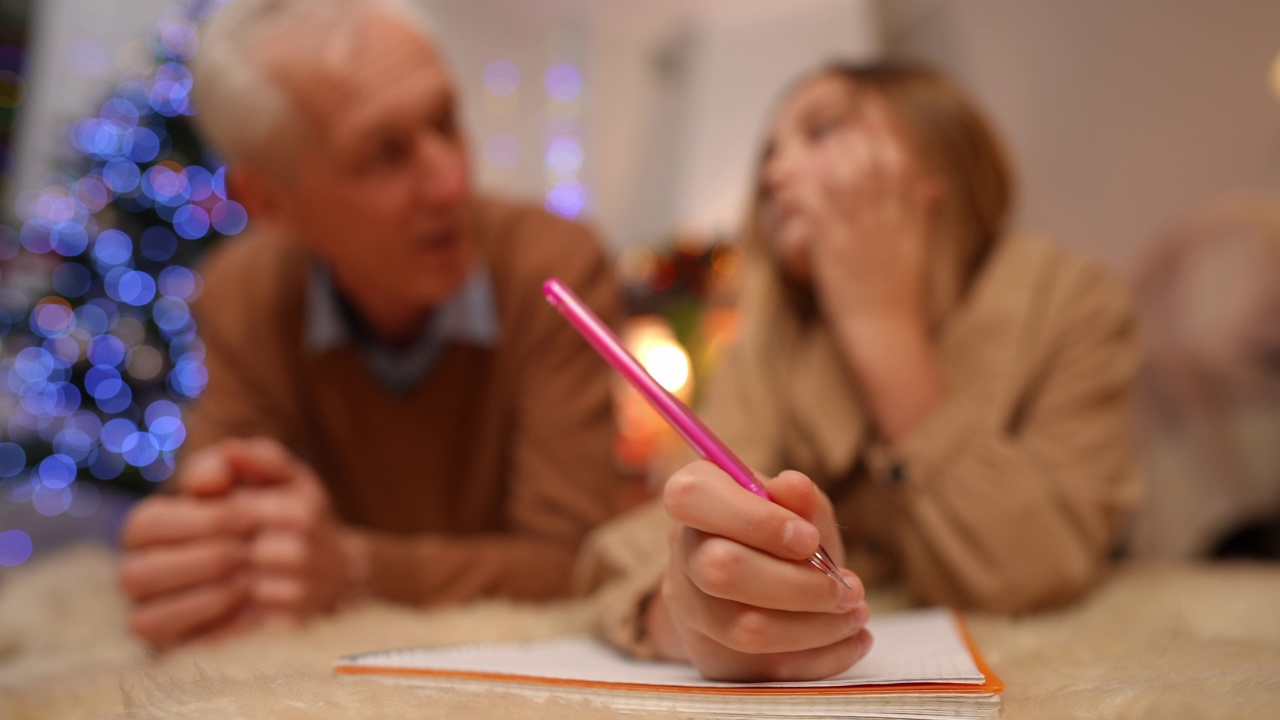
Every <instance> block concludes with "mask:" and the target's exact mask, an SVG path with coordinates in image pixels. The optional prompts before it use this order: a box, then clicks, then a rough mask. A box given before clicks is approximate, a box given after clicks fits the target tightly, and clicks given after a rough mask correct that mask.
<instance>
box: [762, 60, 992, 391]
mask: <svg viewBox="0 0 1280 720" xmlns="http://www.w3.org/2000/svg"><path fill="white" fill-rule="evenodd" d="M826 76H835V77H838V78H841V79H844V80H846V81H847V82H848V83H850V85H851V86H853V87H854V88H855V89H857V90H860V91H865V92H868V93H872V94H874V95H875V96H876V97H878V98H880V99H882V100H883V101H884V102H885V103H886V105H888V107H889V109H890V111H891V114H892V116H893V117H894V118H895V120H896V121H897V122H898V123H899V124H900V127H901V129H902V130H903V131H904V133H905V135H906V137H907V140H908V142H909V143H910V146H911V148H912V150H913V151H914V152H915V153H916V154H917V155H918V158H919V160H920V161H921V162H922V163H923V164H924V166H925V170H926V171H928V172H930V173H932V174H934V175H935V176H936V177H937V178H938V179H940V180H941V181H942V183H943V185H944V188H945V189H944V193H943V197H942V200H941V203H940V216H939V220H940V222H942V223H943V224H944V227H945V228H946V230H947V232H945V233H944V237H946V238H947V239H948V240H949V241H951V242H953V243H955V246H954V247H949V248H947V249H946V252H941V253H937V255H938V256H939V260H938V261H939V262H946V263H947V264H948V265H949V266H950V267H948V268H946V272H947V273H951V274H953V275H954V276H955V277H954V279H955V281H956V286H957V287H958V288H959V290H960V292H962V293H963V292H964V291H965V289H966V288H967V287H968V285H969V284H970V282H971V280H972V279H973V277H974V275H975V274H976V273H977V272H978V270H979V268H980V267H981V266H982V263H983V260H984V259H985V258H986V257H987V255H988V253H989V252H990V250H991V248H992V246H993V245H994V244H995V243H996V241H997V240H998V239H999V238H1000V236H1001V235H1002V234H1003V233H1004V231H1005V224H1006V222H1007V220H1008V215H1009V212H1010V208H1011V205H1012V202H1013V194H1014V178H1013V172H1012V170H1011V168H1010V164H1009V161H1008V158H1007V154H1006V152H1005V150H1004V147H1003V145H1002V144H1001V142H1000V140H999V139H998V137H997V136H996V133H995V132H994V131H993V130H992V128H991V125H990V124H989V123H988V121H987V120H986V118H985V117H984V116H983V114H982V113H981V112H980V111H979V110H978V109H977V107H976V106H974V104H973V103H972V102H971V101H970V100H969V99H968V98H967V97H966V96H965V94H964V93H963V92H962V91H961V90H960V89H959V88H958V87H957V86H956V84H955V83H954V82H952V81H951V80H950V79H948V78H947V77H946V76H945V75H943V74H942V73H941V72H939V71H937V70H934V69H932V68H929V67H925V66H922V65H917V64H904V63H891V62H876V63H869V64H859V65H855V64H835V65H830V66H828V67H826V68H823V69H822V70H819V71H818V72H817V73H814V74H813V75H811V76H808V77H806V78H804V79H803V80H802V81H801V83H802V84H803V83H804V82H808V81H810V80H813V79H816V78H820V77H826ZM762 169H763V167H762V165H758V166H757V171H756V183H755V187H756V191H755V198H754V201H753V203H752V207H751V211H750V215H749V217H748V218H747V222H746V224H745V225H744V237H743V245H744V247H745V249H746V262H745V264H744V271H743V273H744V274H743V283H742V287H741V293H742V294H741V298H742V301H741V304H740V307H741V308H742V337H741V341H742V343H743V346H744V347H742V348H740V349H741V351H742V355H743V356H742V357H741V361H743V362H744V363H746V364H747V366H748V368H749V371H750V369H754V370H755V371H757V372H760V373H764V377H768V376H770V375H771V373H769V372H768V368H766V367H763V366H760V367H755V368H751V366H753V365H755V364H756V363H757V362H769V360H766V359H765V358H771V359H772V360H776V361H778V362H783V363H785V362H786V360H785V357H784V356H785V347H786V344H787V343H788V342H789V341H790V340H791V339H792V338H791V337H790V336H792V335H794V334H795V333H796V332H798V329H799V326H800V325H802V324H803V323H804V322H805V320H806V319H807V318H811V317H812V316H813V315H814V314H815V313H816V309H815V307H814V303H813V300H812V295H811V292H809V291H807V290H803V289H800V288H797V287H796V286H795V284H794V283H793V282H792V281H790V280H789V279H788V278H787V276H786V274H785V271H784V270H783V268H782V267H781V266H780V264H779V263H778V262H777V261H776V260H775V258H774V257H773V251H772V248H771V247H770V243H769V242H768V238H767V236H766V229H765V228H766V226H765V223H764V222H763V218H762V212H761V210H762V200H763V192H762V191H763V184H762V183H761V170H762ZM933 277H937V276H933ZM766 343H767V346H768V347H770V348H774V351H773V352H766V351H765V347H766ZM780 344H781V346H782V347H781V349H782V352H777V350H778V349H779V345H780ZM753 346H754V347H753ZM778 369H779V371H780V370H781V368H778Z"/></svg>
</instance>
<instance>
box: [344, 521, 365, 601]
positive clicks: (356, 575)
mask: <svg viewBox="0 0 1280 720" xmlns="http://www.w3.org/2000/svg"><path fill="white" fill-rule="evenodd" d="M338 545H339V552H341V553H342V557H343V567H344V572H343V577H342V588H341V591H340V592H339V593H338V602H337V604H338V606H339V607H345V606H348V605H353V604H355V603H357V602H359V601H361V600H363V599H364V598H365V597H367V596H368V594H369V579H370V576H371V575H372V572H373V560H372V549H371V546H370V541H369V538H368V537H366V536H365V534H364V533H362V532H360V531H359V530H356V529H354V528H343V529H342V530H341V531H340V534H339V539H338Z"/></svg>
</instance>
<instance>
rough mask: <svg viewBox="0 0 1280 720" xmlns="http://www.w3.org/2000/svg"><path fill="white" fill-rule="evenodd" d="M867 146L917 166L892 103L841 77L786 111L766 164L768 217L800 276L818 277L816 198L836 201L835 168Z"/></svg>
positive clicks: (774, 238)
mask: <svg viewBox="0 0 1280 720" xmlns="http://www.w3.org/2000/svg"><path fill="white" fill-rule="evenodd" d="M867 143H878V144H881V146H880V149H881V150H882V151H889V152H892V153H893V154H895V155H897V156H898V157H902V158H904V159H905V160H904V161H905V162H906V163H907V164H908V165H911V166H917V167H918V162H917V161H916V160H915V158H914V153H913V152H912V151H911V150H910V149H909V146H908V143H907V142H906V141H905V138H904V136H903V134H902V132H901V131H900V129H899V127H898V124H897V122H896V120H895V118H893V116H892V110H891V109H890V107H889V105H888V103H887V102H886V101H885V100H884V99H883V98H881V97H880V96H879V95H878V94H876V93H874V92H868V91H866V90H860V89H859V88H858V87H857V86H855V85H854V84H853V83H851V82H849V81H848V80H847V79H845V78H842V77H840V76H838V75H834V74H824V75H820V76H818V77H815V78H814V79H812V80H810V81H808V82H806V83H805V84H804V85H802V86H800V88H798V89H797V90H796V91H795V92H793V93H792V94H791V95H790V96H789V97H787V99H786V100H785V101H784V102H783V104H782V106H781V108H779V111H778V114H777V117H776V118H775V120H774V124H773V129H772V131H771V132H770V135H769V142H768V145H767V146H766V149H765V153H764V157H763V160H762V163H761V173H760V183H761V187H760V189H761V191H762V200H763V202H762V203H761V209H762V210H763V217H762V218H761V219H762V220H763V222H764V226H765V230H766V237H768V238H769V241H770V244H771V246H772V250H773V253H774V255H775V257H776V258H777V259H778V260H779V261H780V262H781V263H782V266H783V268H784V269H785V270H786V271H787V273H788V274H789V275H790V276H792V277H793V278H795V279H797V280H801V281H807V280H808V279H809V278H810V277H811V266H810V265H811V264H810V247H811V245H812V243H813V242H814V237H815V234H816V231H817V228H816V226H815V218H814V217H813V213H812V208H813V207H814V205H815V199H818V200H817V201H818V202H824V201H826V199H829V198H830V197H831V195H832V190H831V188H832V185H833V180H832V168H833V167H848V166H850V165H851V164H854V163H853V159H852V158H850V157H848V156H849V155H850V153H853V152H857V151H858V150H859V149H860V148H861V149H863V150H864V151H865V148H866V147H867ZM885 144H889V145H891V146H886V145H885ZM837 200H838V198H837Z"/></svg>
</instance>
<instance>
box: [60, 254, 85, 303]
mask: <svg viewBox="0 0 1280 720" xmlns="http://www.w3.org/2000/svg"><path fill="white" fill-rule="evenodd" d="M91 287H93V275H92V274H91V273H90V272H89V268H87V267H85V266H84V265H81V264H80V263H78V262H65V263H62V264H61V265H59V266H58V267H56V268H54V270H53V289H54V290H55V291H56V292H57V293H58V294H59V295H61V296H63V297H68V298H77V297H81V296H82V295H84V294H85V293H87V292H89V288H91Z"/></svg>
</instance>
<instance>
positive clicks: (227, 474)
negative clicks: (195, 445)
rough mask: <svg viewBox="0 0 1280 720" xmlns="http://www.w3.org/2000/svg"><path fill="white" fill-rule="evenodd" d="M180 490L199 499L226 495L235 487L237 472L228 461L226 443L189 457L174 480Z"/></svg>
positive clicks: (204, 449) (207, 448) (202, 449)
mask: <svg viewBox="0 0 1280 720" xmlns="http://www.w3.org/2000/svg"><path fill="white" fill-rule="evenodd" d="M174 482H175V484H176V485H177V487H178V489H179V490H181V491H182V492H183V493H186V494H188V495H195V496H197V497H214V496H218V495H224V494H226V493H227V492H228V491H229V490H231V488H233V487H235V484H236V477H235V471H234V470H233V469H232V467H231V464H230V463H229V462H228V461H227V454H226V443H225V442H224V443H218V444H217V445H211V446H209V447H206V448H201V449H200V450H197V451H196V452H194V453H192V454H191V455H190V456H189V457H187V458H186V459H185V460H184V461H183V463H182V465H181V466H180V467H179V468H178V473H177V476H176V478H175V480H174Z"/></svg>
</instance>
